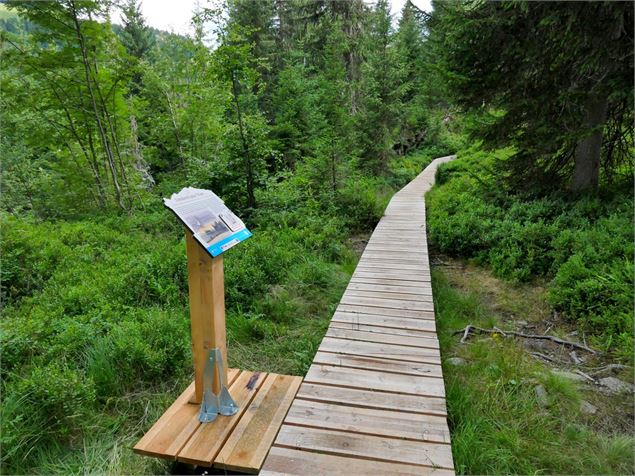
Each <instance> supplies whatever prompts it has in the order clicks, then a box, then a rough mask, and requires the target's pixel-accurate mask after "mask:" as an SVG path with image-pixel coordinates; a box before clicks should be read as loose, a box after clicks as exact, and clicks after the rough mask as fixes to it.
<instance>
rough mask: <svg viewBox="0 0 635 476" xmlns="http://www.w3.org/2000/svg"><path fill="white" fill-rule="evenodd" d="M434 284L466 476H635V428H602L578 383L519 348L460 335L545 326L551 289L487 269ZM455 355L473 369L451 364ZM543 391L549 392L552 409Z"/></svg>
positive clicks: (455, 436) (460, 464) (444, 276)
mask: <svg viewBox="0 0 635 476" xmlns="http://www.w3.org/2000/svg"><path fill="white" fill-rule="evenodd" d="M466 275H467V278H466ZM432 280H433V283H432V284H433V292H434V298H435V308H436V312H437V329H438V334H439V340H440V343H441V350H442V355H443V357H444V364H443V371H444V377H445V385H446V394H447V405H448V423H449V425H450V431H451V434H452V450H453V455H454V460H455V467H456V470H457V472H458V473H460V474H632V472H633V464H634V462H635V461H634V458H633V449H634V443H635V440H634V439H633V437H632V429H631V431H630V432H628V433H622V434H620V433H619V432H616V431H615V430H614V429H611V428H610V427H609V426H605V427H603V428H597V425H596V424H597V422H596V421H594V419H597V418H599V417H597V418H596V417H588V416H587V415H583V414H582V413H581V411H580V402H581V401H582V400H583V399H587V398H588V396H587V395H586V394H585V391H584V389H582V388H581V387H579V386H578V384H577V383H575V382H574V381H571V380H569V379H566V378H563V377H561V376H558V375H555V374H553V373H552V372H551V371H550V369H549V368H548V367H547V366H546V365H543V364H542V363H540V362H538V361H536V360H535V359H533V358H532V357H531V356H530V355H529V354H528V352H527V350H526V349H525V348H524V347H523V346H522V344H521V343H520V342H518V341H515V340H508V339H504V338H502V337H500V336H494V337H491V336H472V337H471V339H470V340H469V341H468V343H467V344H460V343H459V340H460V339H459V336H455V335H453V334H454V331H456V330H458V329H462V328H464V327H465V326H466V325H467V324H474V325H478V326H482V327H492V326H494V325H496V326H501V327H503V328H505V327H504V326H505V324H507V325H509V319H510V318H513V319H524V320H527V321H529V322H531V321H532V320H535V319H540V313H541V312H544V308H545V305H544V304H543V303H544V290H543V289H541V288H538V289H535V287H533V286H531V285H517V286H512V285H509V284H508V283H503V282H501V281H498V280H497V279H496V278H494V277H493V276H492V275H491V273H488V272H486V271H484V270H482V269H480V268H477V267H470V268H469V273H466V272H465V270H461V271H457V272H452V270H451V269H446V270H443V269H439V268H437V269H435V270H434V271H433V274H432ZM483 283H485V284H483ZM450 357H460V358H461V359H464V361H465V363H464V364H463V365H451V364H450V363H449V362H448V359H449V358H450ZM538 385H541V386H543V388H544V389H545V390H546V392H547V398H548V402H547V405H546V406H545V405H544V403H541V402H540V401H539V399H538V398H537V394H536V386H538ZM630 400H632V398H631V399H630ZM631 405H632V401H631ZM614 417H616V418H617V419H619V416H617V415H614ZM622 418H623V417H622Z"/></svg>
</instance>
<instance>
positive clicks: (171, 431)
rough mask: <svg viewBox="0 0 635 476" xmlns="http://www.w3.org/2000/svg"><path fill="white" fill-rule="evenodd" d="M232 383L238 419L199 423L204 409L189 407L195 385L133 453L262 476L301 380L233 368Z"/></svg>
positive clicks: (220, 418) (229, 379)
mask: <svg viewBox="0 0 635 476" xmlns="http://www.w3.org/2000/svg"><path fill="white" fill-rule="evenodd" d="M227 382H228V387H229V391H230V393H231V395H232V397H233V398H234V400H235V402H236V404H237V405H238V406H239V407H240V409H239V411H238V413H237V414H236V415H233V416H230V417H228V416H220V415H219V416H218V417H216V420H214V421H213V422H211V423H204V424H201V423H199V421H198V412H199V408H200V405H199V404H192V403H189V400H190V398H191V397H192V395H193V394H194V383H193V382H192V384H191V385H190V386H189V387H188V388H187V389H186V390H185V391H184V392H183V393H182V394H181V396H179V398H177V400H176V401H175V402H174V403H173V404H172V406H170V408H168V409H167V411H166V412H165V413H164V414H163V415H162V416H161V418H160V419H159V421H157V422H156V423H155V424H154V426H152V428H151V429H150V430H149V431H148V432H147V433H146V434H145V435H144V437H143V438H142V439H141V440H140V441H139V442H138V443H137V444H136V445H135V447H134V451H135V452H136V453H139V454H142V455H146V456H155V457H158V458H165V459H170V460H176V461H182V462H185V463H191V464H196V465H199V466H214V467H216V468H222V469H225V470H231V471H240V472H244V473H258V471H259V470H260V468H261V467H262V464H263V461H264V460H265V457H266V456H267V453H268V452H269V449H270V448H271V444H272V443H273V440H274V438H275V437H276V434H277V433H278V430H279V429H280V425H281V424H282V420H283V419H284V417H285V415H286V414H287V411H288V410H289V406H290V405H291V402H292V400H293V397H294V396H295V394H296V392H297V391H298V387H299V386H300V383H301V382H302V378H301V377H291V376H288V375H277V374H267V373H264V372H263V373H259V372H247V371H240V370H236V369H229V371H228V379H227Z"/></svg>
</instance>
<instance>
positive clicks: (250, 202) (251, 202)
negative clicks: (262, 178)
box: [232, 71, 256, 208]
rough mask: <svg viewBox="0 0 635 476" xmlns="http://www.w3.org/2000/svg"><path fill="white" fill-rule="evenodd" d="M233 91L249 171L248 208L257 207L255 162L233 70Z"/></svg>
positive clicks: (246, 165)
mask: <svg viewBox="0 0 635 476" xmlns="http://www.w3.org/2000/svg"><path fill="white" fill-rule="evenodd" d="M232 92H233V96H234V105H235V106H236V115H237V116H238V130H239V132H240V140H241V141H242V145H243V153H244V154H245V159H244V160H245V169H246V170H245V171H246V172H247V208H256V196H255V194H254V171H253V164H252V163H251V156H250V154H249V145H248V144H247V138H246V137H245V130H244V127H243V115H242V111H241V109H240V101H239V100H238V81H237V80H236V74H235V72H234V71H232Z"/></svg>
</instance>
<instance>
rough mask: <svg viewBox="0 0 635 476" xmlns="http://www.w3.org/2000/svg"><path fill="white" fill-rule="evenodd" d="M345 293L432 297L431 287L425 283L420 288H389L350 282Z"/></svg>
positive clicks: (388, 286) (385, 285)
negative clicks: (357, 292)
mask: <svg viewBox="0 0 635 476" xmlns="http://www.w3.org/2000/svg"><path fill="white" fill-rule="evenodd" d="M346 290H347V291H363V292H377V293H395V294H401V295H405V294H409V295H411V296H416V297H425V298H426V299H430V298H431V297H432V286H431V285H430V284H429V283H426V284H424V285H422V286H391V285H389V284H373V283H360V282H350V283H348V287H347V288H346Z"/></svg>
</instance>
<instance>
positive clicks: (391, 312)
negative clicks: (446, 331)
mask: <svg viewBox="0 0 635 476" xmlns="http://www.w3.org/2000/svg"><path fill="white" fill-rule="evenodd" d="M337 310H338V311H348V312H356V313H359V314H377V315H380V316H392V317H406V318H410V319H434V311H432V310H415V309H395V308H392V307H379V306H362V305H360V304H349V303H341V304H340V305H339V306H338V307H337Z"/></svg>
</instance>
